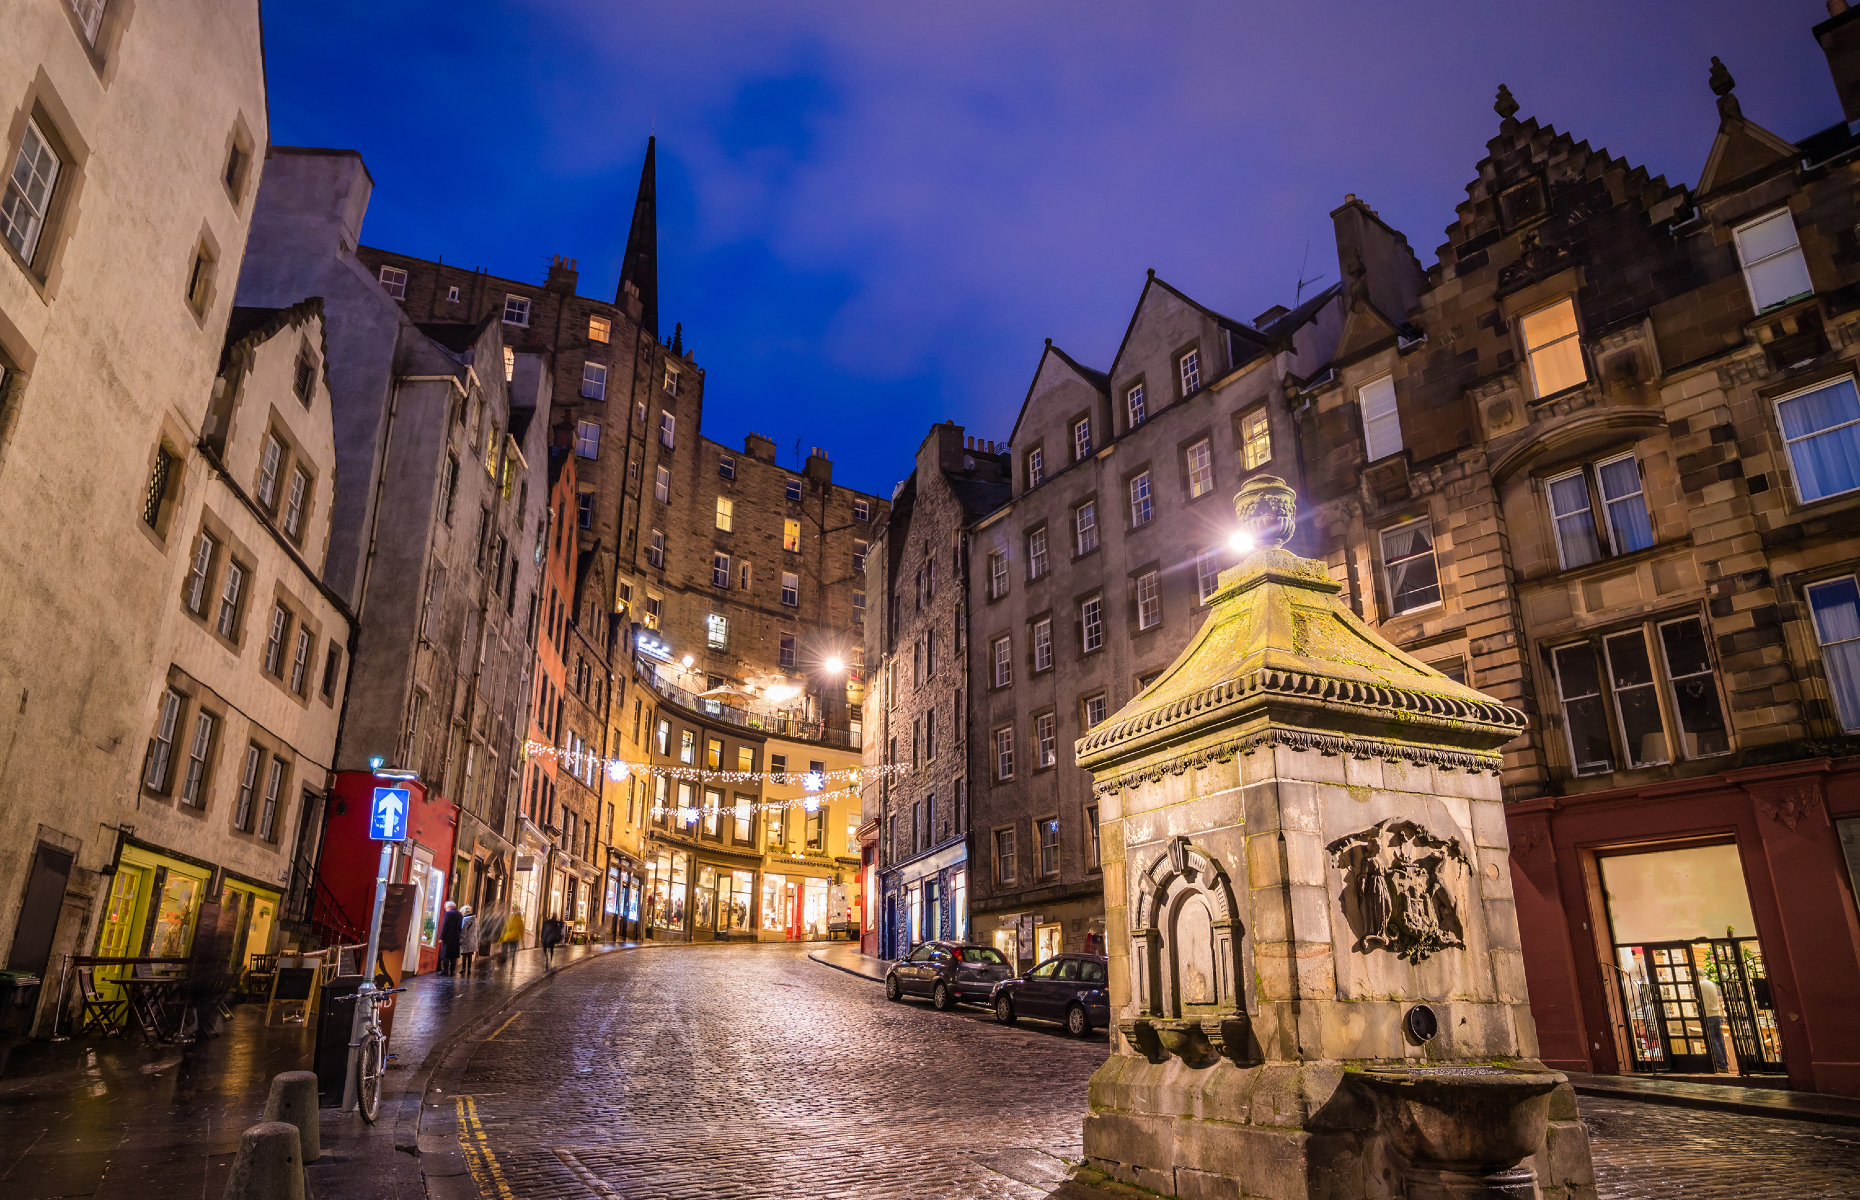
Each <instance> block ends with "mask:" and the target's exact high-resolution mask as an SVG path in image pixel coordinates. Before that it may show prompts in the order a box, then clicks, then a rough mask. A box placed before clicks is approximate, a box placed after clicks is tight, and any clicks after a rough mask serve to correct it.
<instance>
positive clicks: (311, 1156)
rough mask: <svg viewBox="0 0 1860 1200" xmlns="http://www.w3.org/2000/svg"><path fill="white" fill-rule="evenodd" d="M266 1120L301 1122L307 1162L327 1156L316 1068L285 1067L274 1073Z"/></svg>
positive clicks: (300, 1132) (299, 1124)
mask: <svg viewBox="0 0 1860 1200" xmlns="http://www.w3.org/2000/svg"><path fill="white" fill-rule="evenodd" d="M265 1120H267V1121H283V1122H284V1123H285V1124H287V1125H295V1126H297V1132H298V1135H299V1136H300V1137H301V1138H302V1143H303V1156H304V1157H303V1161H304V1165H305V1166H308V1165H309V1164H311V1163H313V1162H315V1161H316V1160H317V1159H319V1158H321V1157H323V1142H322V1137H321V1134H320V1132H319V1130H318V1127H317V1126H318V1117H317V1100H316V1072H315V1071H281V1072H279V1073H278V1074H276V1075H273V1076H272V1077H271V1095H270V1096H268V1097H266V1099H265Z"/></svg>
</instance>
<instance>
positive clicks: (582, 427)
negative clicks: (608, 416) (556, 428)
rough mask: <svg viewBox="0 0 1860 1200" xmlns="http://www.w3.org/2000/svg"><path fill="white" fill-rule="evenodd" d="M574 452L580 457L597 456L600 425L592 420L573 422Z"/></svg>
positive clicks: (599, 452)
mask: <svg viewBox="0 0 1860 1200" xmlns="http://www.w3.org/2000/svg"><path fill="white" fill-rule="evenodd" d="M575 454H576V455H577V456H578V457H580V458H599V457H600V455H601V427H600V426H599V425H598V424H596V423H595V422H593V421H576V422H575Z"/></svg>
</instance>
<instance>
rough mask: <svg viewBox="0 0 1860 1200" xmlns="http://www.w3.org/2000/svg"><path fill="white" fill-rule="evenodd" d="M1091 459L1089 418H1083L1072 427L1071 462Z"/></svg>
mask: <svg viewBox="0 0 1860 1200" xmlns="http://www.w3.org/2000/svg"><path fill="white" fill-rule="evenodd" d="M1090 457H1091V418H1090V417H1084V418H1081V419H1080V420H1078V421H1076V422H1074V423H1073V425H1072V461H1073V462H1083V461H1085V460H1086V459H1088V458H1090Z"/></svg>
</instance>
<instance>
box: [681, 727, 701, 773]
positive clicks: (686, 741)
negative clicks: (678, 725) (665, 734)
mask: <svg viewBox="0 0 1860 1200" xmlns="http://www.w3.org/2000/svg"><path fill="white" fill-rule="evenodd" d="M678 761H679V762H681V763H684V764H685V765H687V766H696V765H697V734H695V733H693V732H692V731H691V730H689V729H681V730H679V731H678Z"/></svg>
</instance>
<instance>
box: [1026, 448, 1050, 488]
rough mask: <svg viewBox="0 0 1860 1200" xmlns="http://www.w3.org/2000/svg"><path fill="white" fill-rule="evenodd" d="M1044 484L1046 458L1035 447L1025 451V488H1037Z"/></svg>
mask: <svg viewBox="0 0 1860 1200" xmlns="http://www.w3.org/2000/svg"><path fill="white" fill-rule="evenodd" d="M1044 482H1046V456H1045V455H1044V454H1042V453H1041V452H1040V448H1039V447H1038V446H1035V447H1034V448H1033V449H1031V450H1029V451H1027V486H1028V487H1030V488H1037V487H1039V486H1040V485H1041V484H1042V483H1044Z"/></svg>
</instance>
